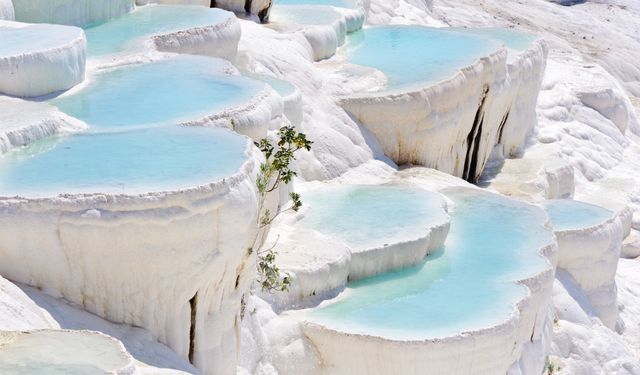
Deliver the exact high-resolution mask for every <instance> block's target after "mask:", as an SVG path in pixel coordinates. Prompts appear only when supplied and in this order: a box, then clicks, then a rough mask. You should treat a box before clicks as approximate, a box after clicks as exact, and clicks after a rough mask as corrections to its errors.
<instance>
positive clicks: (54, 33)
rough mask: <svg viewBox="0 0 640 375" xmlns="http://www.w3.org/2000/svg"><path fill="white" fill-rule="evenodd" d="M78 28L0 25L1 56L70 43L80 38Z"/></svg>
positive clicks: (26, 52)
mask: <svg viewBox="0 0 640 375" xmlns="http://www.w3.org/2000/svg"><path fill="white" fill-rule="evenodd" d="M78 36H79V33H78V31H77V30H76V29H74V28H72V27H67V26H59V25H39V24H37V25H26V26H25V27H6V26H0V57H3V56H16V55H22V54H28V53H31V52H34V51H39V50H47V49H51V48H56V47H61V46H65V45H68V44H69V43H70V42H72V41H73V40H74V39H76V38H78Z"/></svg>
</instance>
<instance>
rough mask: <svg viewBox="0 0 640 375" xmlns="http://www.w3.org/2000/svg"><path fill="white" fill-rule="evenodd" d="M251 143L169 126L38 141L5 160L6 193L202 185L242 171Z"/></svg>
mask: <svg viewBox="0 0 640 375" xmlns="http://www.w3.org/2000/svg"><path fill="white" fill-rule="evenodd" d="M246 144H247V140H246V138H244V137H241V136H239V135H237V134H234V133H232V132H231V131H229V130H226V129H221V128H205V127H180V126H167V127H158V128H147V129H139V130H133V131H125V132H107V133H84V134H78V135H73V136H69V137H61V138H49V139H46V140H41V141H38V142H36V143H34V144H31V145H29V146H28V147H25V148H22V149H17V150H15V151H12V152H9V153H8V154H6V155H5V156H4V157H3V158H2V159H1V160H0V195H3V196H13V195H20V196H26V197H45V196H54V195H57V194H62V193H70V194H73V193H98V192H99V193H127V194H131V193H144V192H151V191H166V190H175V189H182V188H188V187H194V186H199V185H203V184H207V183H211V182H215V181H218V180H220V179H222V178H224V177H227V176H229V175H231V174H233V173H235V172H237V171H238V169H239V168H240V166H241V165H242V164H243V163H244V161H245V160H246V159H247V156H246V154H245V148H246Z"/></svg>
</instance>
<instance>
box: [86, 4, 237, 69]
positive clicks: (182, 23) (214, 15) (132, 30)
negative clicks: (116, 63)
mask: <svg viewBox="0 0 640 375" xmlns="http://www.w3.org/2000/svg"><path fill="white" fill-rule="evenodd" d="M228 17H229V15H228V13H226V12H223V11H221V10H220V9H216V8H205V7H199V6H179V5H171V6H166V5H147V6H143V7H138V8H137V9H136V10H135V11H133V12H131V13H128V14H125V15H123V16H121V17H119V18H116V19H113V20H110V21H108V22H106V23H103V24H100V25H97V26H93V27H89V28H87V29H86V30H85V32H86V34H87V55H88V56H89V57H96V56H101V55H107V54H113V53H119V52H124V51H128V50H131V49H133V48H136V47H137V48H140V47H141V46H142V43H143V42H144V40H145V39H146V38H148V37H150V36H153V35H158V34H163V33H169V32H173V31H180V30H185V29H190V28H193V27H203V26H209V25H216V24H219V23H221V22H224V21H225V20H226V19H227V18H228Z"/></svg>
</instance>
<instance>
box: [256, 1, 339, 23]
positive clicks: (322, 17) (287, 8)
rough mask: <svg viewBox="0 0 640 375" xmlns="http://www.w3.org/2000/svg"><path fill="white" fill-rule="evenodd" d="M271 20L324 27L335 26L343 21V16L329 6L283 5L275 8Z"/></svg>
mask: <svg viewBox="0 0 640 375" xmlns="http://www.w3.org/2000/svg"><path fill="white" fill-rule="evenodd" d="M269 19H270V20H271V21H274V22H288V23H296V24H301V25H308V26H323V25H333V23H334V22H336V21H339V20H341V19H342V15H341V14H340V13H338V12H337V11H335V10H333V8H331V7H328V6H315V5H283V6H276V7H274V8H273V9H272V10H271V15H270V16H269Z"/></svg>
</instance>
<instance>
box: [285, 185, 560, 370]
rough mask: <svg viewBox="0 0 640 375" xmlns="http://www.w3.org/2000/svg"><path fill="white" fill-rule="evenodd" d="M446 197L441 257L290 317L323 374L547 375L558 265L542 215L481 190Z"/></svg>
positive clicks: (358, 285)
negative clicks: (518, 373)
mask: <svg viewBox="0 0 640 375" xmlns="http://www.w3.org/2000/svg"><path fill="white" fill-rule="evenodd" d="M442 193H444V194H445V195H446V196H447V197H448V199H449V202H450V203H451V204H452V206H451V207H450V214H451V231H450V233H449V236H448V238H447V241H446V242H445V246H444V248H443V249H442V250H441V251H438V252H436V253H433V254H432V255H431V256H429V257H427V258H426V260H425V261H424V262H423V263H421V264H419V265H417V266H415V267H411V268H406V269H403V270H399V271H392V272H387V273H384V274H381V275H379V276H376V277H373V278H369V279H363V280H360V281H356V282H352V283H350V284H349V285H348V286H347V288H346V290H345V291H344V292H342V293H341V294H339V295H338V296H337V297H336V298H334V299H332V300H328V301H325V302H323V303H322V304H320V305H319V306H318V307H315V308H312V309H308V310H299V311H296V312H288V313H285V315H284V316H286V317H293V318H296V319H299V320H300V321H301V324H302V330H303V331H304V334H305V335H306V336H307V338H308V339H309V340H310V341H311V342H312V343H313V345H314V346H315V348H316V349H317V351H318V354H319V357H320V358H321V360H322V362H321V365H320V366H321V371H320V372H321V373H331V374H348V373H354V372H355V373H371V374H388V373H391V372H396V371H399V372H401V373H407V374H418V373H422V372H423V371H424V369H425V368H429V369H432V371H433V372H435V373H446V374H469V373H492V374H494V373H495V374H498V373H515V371H521V373H531V374H533V373H540V372H542V369H543V367H544V365H545V352H546V350H545V348H546V347H547V346H548V345H549V342H550V335H551V326H552V315H551V314H550V312H551V310H550V305H549V303H548V301H549V298H550V295H551V290H552V285H553V280H554V271H555V262H556V243H555V240H554V237H553V234H552V231H551V229H550V228H549V226H548V225H547V219H546V215H545V214H544V212H543V211H542V210H540V209H539V208H537V207H535V206H531V205H528V204H524V203H520V202H518V201H514V200H510V199H508V198H505V197H502V196H498V195H494V194H490V193H486V192H482V191H479V190H476V189H469V188H451V189H444V190H442ZM507 348H508V349H507Z"/></svg>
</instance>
